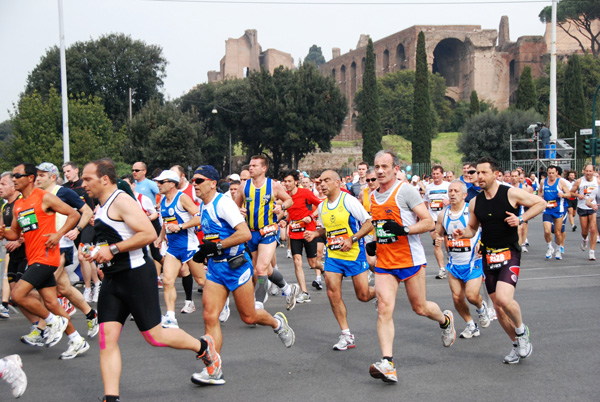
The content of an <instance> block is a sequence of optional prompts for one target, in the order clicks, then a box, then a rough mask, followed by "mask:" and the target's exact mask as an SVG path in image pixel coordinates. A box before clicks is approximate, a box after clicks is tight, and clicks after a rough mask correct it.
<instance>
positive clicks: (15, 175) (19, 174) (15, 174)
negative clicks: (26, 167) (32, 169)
mask: <svg viewBox="0 0 600 402" xmlns="http://www.w3.org/2000/svg"><path fill="white" fill-rule="evenodd" d="M27 176H34V175H33V174H27V173H14V174H13V177H14V178H15V179H20V178H21V177H27Z"/></svg>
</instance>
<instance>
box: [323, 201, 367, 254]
mask: <svg viewBox="0 0 600 402" xmlns="http://www.w3.org/2000/svg"><path fill="white" fill-rule="evenodd" d="M347 196H348V194H347V193H344V192H342V193H341V196H340V198H339V199H338V203H337V205H335V206H334V207H333V208H332V209H330V208H329V206H328V205H327V204H328V202H327V200H325V202H323V209H322V210H321V220H322V221H323V226H325V235H326V236H327V248H328V250H327V258H336V259H338V260H346V261H356V260H357V258H358V256H359V254H360V252H361V250H360V247H359V242H356V243H354V244H353V245H352V248H351V249H350V251H341V250H340V248H341V247H342V243H343V242H344V240H345V239H347V238H349V237H352V236H354V233H356V232H358V230H359V229H360V226H361V225H360V222H358V221H357V220H356V219H354V217H352V215H350V212H348V210H347V209H346V207H345V206H344V199H345V198H346V197H347Z"/></svg>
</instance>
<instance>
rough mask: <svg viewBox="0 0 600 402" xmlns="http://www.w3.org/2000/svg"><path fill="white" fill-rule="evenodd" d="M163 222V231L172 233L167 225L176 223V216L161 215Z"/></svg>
mask: <svg viewBox="0 0 600 402" xmlns="http://www.w3.org/2000/svg"><path fill="white" fill-rule="evenodd" d="M163 224H164V225H165V232H167V233H173V232H171V231H170V230H169V229H168V225H170V224H173V225H177V217H175V216H166V217H163Z"/></svg>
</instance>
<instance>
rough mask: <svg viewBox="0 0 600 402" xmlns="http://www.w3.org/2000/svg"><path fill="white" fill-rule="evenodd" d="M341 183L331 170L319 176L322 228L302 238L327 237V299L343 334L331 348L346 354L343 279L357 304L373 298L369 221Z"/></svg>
mask: <svg viewBox="0 0 600 402" xmlns="http://www.w3.org/2000/svg"><path fill="white" fill-rule="evenodd" d="M341 181H342V179H341V178H340V176H339V175H338V174H337V173H336V172H334V171H333V170H326V171H324V172H323V173H321V188H322V190H323V193H324V194H325V195H326V196H327V200H326V201H324V202H322V203H321V205H319V223H320V224H321V225H322V226H323V228H322V229H319V230H318V231H307V232H305V233H304V238H305V239H306V240H307V241H309V242H313V241H315V239H316V238H317V237H321V236H325V235H326V236H327V259H326V260H325V272H327V274H326V275H325V283H326V284H327V296H328V297H329V303H330V304H331V310H332V311H333V315H334V316H335V318H336V320H337V322H338V324H339V326H340V329H341V331H342V334H341V335H340V337H339V341H338V342H337V343H336V344H335V345H333V349H334V350H347V349H349V348H354V347H355V346H356V344H355V340H354V335H353V334H352V333H351V332H350V327H349V325H348V317H347V313H346V305H345V304H344V300H343V299H342V279H343V278H344V277H351V278H352V283H353V284H354V291H355V292H356V297H357V299H358V300H360V301H363V302H368V301H369V300H372V299H373V298H374V297H375V289H374V288H373V287H370V286H369V279H368V276H367V272H368V270H369V265H368V264H367V259H366V254H365V249H364V240H363V237H364V236H365V235H366V234H367V233H369V231H371V230H372V228H373V225H372V224H371V217H370V216H369V214H368V213H367V211H365V209H364V208H363V206H362V205H361V204H360V202H359V201H358V200H357V199H356V198H354V197H351V196H350V195H348V194H344V193H342V191H341V190H340V183H341Z"/></svg>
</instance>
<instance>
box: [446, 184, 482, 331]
mask: <svg viewBox="0 0 600 402" xmlns="http://www.w3.org/2000/svg"><path fill="white" fill-rule="evenodd" d="M466 196H467V186H466V185H465V183H464V182H463V181H461V180H453V181H452V182H451V183H450V186H449V187H448V198H449V199H450V205H449V206H448V207H446V208H444V210H443V211H442V213H441V214H440V219H438V222H437V224H436V226H435V234H436V235H437V238H436V240H435V241H436V242H437V243H439V244H440V245H441V244H443V242H444V240H445V239H444V238H445V237H447V239H448V265H447V266H446V269H447V271H448V273H449V276H448V283H449V284H450V291H451V292H452V299H453V300H454V308H456V311H458V314H460V316H461V317H462V318H463V319H464V320H465V322H466V323H467V327H466V328H465V330H464V331H463V332H461V334H460V337H461V338H465V339H470V338H473V337H476V336H479V335H480V331H479V327H478V326H477V324H476V323H475V322H474V321H473V318H472V317H471V313H470V311H469V306H468V305H467V303H466V302H465V298H466V299H467V300H468V301H469V303H471V304H472V305H474V306H475V308H476V309H477V314H478V315H479V325H481V327H482V328H487V327H489V326H490V319H489V317H488V311H487V306H486V304H485V302H484V301H483V298H482V297H481V295H480V294H479V289H480V288H481V283H482V280H483V267H482V265H481V255H480V254H479V244H478V243H479V238H480V232H479V231H478V232H477V233H476V234H475V236H474V237H472V238H470V239H462V240H454V239H453V238H452V231H453V230H454V229H455V228H462V229H464V228H465V227H466V226H467V223H468V222H469V204H467V203H466V202H465V197H466Z"/></svg>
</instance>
